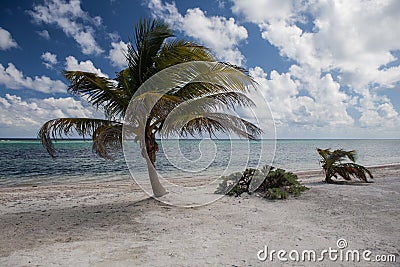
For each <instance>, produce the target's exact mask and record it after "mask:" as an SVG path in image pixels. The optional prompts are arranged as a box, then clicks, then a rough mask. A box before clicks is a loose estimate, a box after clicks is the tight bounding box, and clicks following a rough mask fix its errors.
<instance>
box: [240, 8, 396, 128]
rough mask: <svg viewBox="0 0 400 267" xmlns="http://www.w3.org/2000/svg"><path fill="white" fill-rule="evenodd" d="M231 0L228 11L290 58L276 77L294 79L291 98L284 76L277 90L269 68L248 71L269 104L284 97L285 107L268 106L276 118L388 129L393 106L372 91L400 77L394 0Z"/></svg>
mask: <svg viewBox="0 0 400 267" xmlns="http://www.w3.org/2000/svg"><path fill="white" fill-rule="evenodd" d="M232 2H233V6H232V11H233V13H235V14H237V15H239V16H241V17H243V18H244V19H245V20H246V21H247V22H250V23H254V24H256V25H258V27H259V29H260V31H261V37H262V38H263V39H265V40H266V41H268V42H269V43H270V44H272V45H274V46H275V47H277V48H278V49H279V53H280V55H281V56H283V57H286V58H288V59H290V60H292V61H294V62H295V64H293V65H292V66H291V67H290V68H289V69H288V70H287V72H286V73H282V74H279V75H280V76H282V75H284V76H285V77H286V79H287V77H290V79H291V80H292V81H293V82H295V83H296V84H297V95H294V96H293V95H292V94H291V93H293V92H285V90H287V89H284V87H285V86H286V87H288V86H289V85H288V84H286V85H285V84H283V81H281V83H282V84H279V83H278V87H280V89H276V90H274V89H273V88H274V86H273V82H278V80H277V79H276V78H277V74H276V73H274V72H271V74H270V77H269V78H267V75H266V74H265V73H264V74H263V75H261V74H260V69H257V68H254V69H253V70H252V73H253V75H255V76H256V77H257V78H258V79H262V80H261V81H260V82H263V83H265V88H267V89H266V90H268V93H269V94H271V99H270V101H277V100H279V99H281V98H280V97H284V101H286V102H285V103H287V105H285V106H284V107H282V106H281V107H278V106H276V107H275V108H273V110H274V112H275V113H277V117H278V118H283V119H284V120H287V121H288V122H289V124H288V125H290V121H292V123H295V122H297V121H299V120H300V119H302V120H301V122H302V123H306V121H310V122H313V123H315V125H320V124H326V123H328V122H329V123H330V124H334V125H341V124H342V125H351V124H352V121H354V119H358V122H359V124H360V125H361V126H367V125H370V126H374V125H375V126H376V125H381V126H385V127H395V126H394V125H395V124H396V123H395V121H396V120H397V121H398V120H399V114H398V111H396V110H395V108H394V106H393V105H392V103H391V102H390V99H388V98H387V97H384V96H379V95H378V93H376V91H377V90H378V91H379V90H380V89H382V88H398V85H399V82H400V65H399V63H398V62H399V59H398V57H397V56H396V54H398V53H397V52H399V51H400V35H399V34H398V32H400V24H399V23H398V17H399V14H400V5H399V2H398V1H396V0H385V1H362V0H355V1H311V0H308V1H295V0H255V1H253V2H252V4H251V5H249V4H248V1H245V0H232ZM257 75H258V76H257ZM281 79H283V78H282V77H281ZM289 88H290V86H289ZM275 91H281V92H282V95H279V96H277V95H276V93H275ZM285 93H286V94H288V95H287V96H286V98H285ZM305 104H306V105H305ZM272 105H274V104H272ZM302 106H304V108H303V110H302V112H300V110H299V109H300V108H301V107H302ZM288 107H291V108H288ZM349 108H355V109H357V110H358V111H359V112H361V115H360V118H356V117H354V118H352V117H351V116H350V115H349V112H348V109H349ZM327 111H329V112H327ZM298 115H301V116H298ZM307 118H310V120H308V119H307ZM324 121H325V122H324Z"/></svg>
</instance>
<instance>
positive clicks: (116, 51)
mask: <svg viewBox="0 0 400 267" xmlns="http://www.w3.org/2000/svg"><path fill="white" fill-rule="evenodd" d="M111 47H112V48H111V49H110V51H109V53H108V58H109V59H110V61H111V65H113V66H115V67H119V68H125V67H127V62H126V58H125V54H124V53H125V52H127V51H128V44H127V43H124V42H123V41H119V42H112V43H111Z"/></svg>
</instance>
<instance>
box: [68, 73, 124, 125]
mask: <svg viewBox="0 0 400 267" xmlns="http://www.w3.org/2000/svg"><path fill="white" fill-rule="evenodd" d="M64 76H65V78H66V79H68V81H69V83H70V85H69V87H68V90H69V91H70V92H71V93H73V94H76V95H79V96H87V97H88V98H87V100H88V102H89V103H90V104H92V105H94V106H95V107H97V108H99V107H102V108H103V109H104V111H105V113H106V115H107V117H109V118H113V117H116V116H117V117H121V116H123V115H124V113H125V110H126V108H127V106H128V104H129V100H130V95H129V94H128V93H127V92H126V91H124V90H122V89H121V88H116V87H115V85H114V84H113V83H112V82H111V81H109V80H108V79H107V78H105V77H100V76H98V75H97V74H95V73H90V72H83V71H64Z"/></svg>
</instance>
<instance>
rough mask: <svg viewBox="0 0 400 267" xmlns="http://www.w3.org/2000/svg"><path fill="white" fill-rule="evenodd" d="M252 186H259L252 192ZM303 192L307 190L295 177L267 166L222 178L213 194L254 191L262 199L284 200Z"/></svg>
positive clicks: (238, 194) (237, 194) (238, 193)
mask: <svg viewBox="0 0 400 267" xmlns="http://www.w3.org/2000/svg"><path fill="white" fill-rule="evenodd" d="M253 184H256V185H260V186H259V187H258V188H257V189H256V190H254V188H253V189H252V185H253ZM305 190H308V188H307V187H305V186H303V185H302V184H300V182H299V181H298V180H297V175H295V174H293V173H291V172H287V171H285V170H283V169H275V168H274V167H270V166H268V165H267V166H265V167H263V168H262V169H261V170H257V169H246V170H245V171H244V172H243V173H240V172H237V173H233V174H231V175H229V176H225V177H223V181H222V182H221V183H220V184H219V187H218V189H217V190H216V192H215V193H217V194H226V195H229V196H233V195H234V196H240V195H241V194H243V193H249V194H251V193H252V192H253V191H254V192H255V193H257V194H258V195H259V196H261V197H264V198H268V199H286V198H288V196H289V195H293V196H295V197H297V196H299V195H300V194H301V193H302V192H304V191H305Z"/></svg>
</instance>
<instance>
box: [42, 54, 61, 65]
mask: <svg viewBox="0 0 400 267" xmlns="http://www.w3.org/2000/svg"><path fill="white" fill-rule="evenodd" d="M40 58H41V59H43V64H44V65H45V66H46V68H48V69H51V68H53V66H54V65H55V64H57V63H58V61H57V55H55V54H52V53H50V52H45V53H43V54H42V56H41V57H40Z"/></svg>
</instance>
